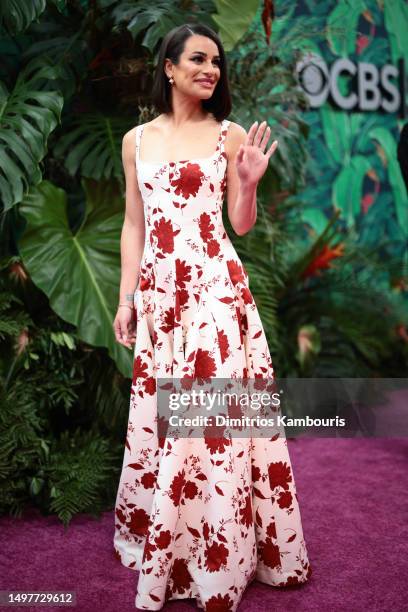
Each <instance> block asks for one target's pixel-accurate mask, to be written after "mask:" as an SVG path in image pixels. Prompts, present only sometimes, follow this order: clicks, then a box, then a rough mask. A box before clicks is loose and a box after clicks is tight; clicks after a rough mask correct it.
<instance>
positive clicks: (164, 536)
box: [154, 529, 171, 550]
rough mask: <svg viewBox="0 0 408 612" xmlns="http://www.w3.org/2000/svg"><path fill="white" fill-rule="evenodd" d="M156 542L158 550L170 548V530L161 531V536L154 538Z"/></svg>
mask: <svg viewBox="0 0 408 612" xmlns="http://www.w3.org/2000/svg"><path fill="white" fill-rule="evenodd" d="M154 541H155V542H156V546H157V548H159V549H160V550H164V549H165V548H168V547H169V545H170V542H171V533H170V531H169V530H168V529H167V530H166V531H160V533H159V535H158V536H156V537H155V538H154Z"/></svg>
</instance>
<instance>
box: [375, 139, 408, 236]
mask: <svg viewBox="0 0 408 612" xmlns="http://www.w3.org/2000/svg"><path fill="white" fill-rule="evenodd" d="M369 136H370V138H372V139H374V140H377V141H378V143H379V145H380V146H381V148H382V149H383V151H384V153H385V156H386V158H387V164H388V179H389V181H390V185H391V188H392V193H393V197H394V202H395V212H396V215H397V219H398V223H399V225H400V226H401V229H402V231H403V232H404V233H405V236H407V238H408V207H407V197H406V191H405V184H404V181H403V178H402V175H401V170H400V167H399V163H398V160H397V156H396V149H397V143H396V142H395V139H394V138H393V136H392V134H391V133H390V132H389V131H388V130H386V129H385V128H383V127H378V128H374V129H372V130H370V132H369Z"/></svg>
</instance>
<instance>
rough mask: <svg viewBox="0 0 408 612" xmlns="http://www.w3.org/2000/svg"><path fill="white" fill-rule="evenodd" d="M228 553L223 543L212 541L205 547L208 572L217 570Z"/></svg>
mask: <svg viewBox="0 0 408 612" xmlns="http://www.w3.org/2000/svg"><path fill="white" fill-rule="evenodd" d="M228 555H229V551H228V548H226V546H224V544H218V542H213V544H211V546H207V547H206V549H205V552H204V556H205V567H206V569H207V570H208V571H209V572H218V571H219V570H220V569H221V566H222V565H225V563H226V562H227V557H228Z"/></svg>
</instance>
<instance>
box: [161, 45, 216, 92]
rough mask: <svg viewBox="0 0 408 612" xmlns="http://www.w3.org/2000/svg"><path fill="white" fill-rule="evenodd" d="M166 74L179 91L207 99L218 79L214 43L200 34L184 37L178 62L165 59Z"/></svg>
mask: <svg viewBox="0 0 408 612" xmlns="http://www.w3.org/2000/svg"><path fill="white" fill-rule="evenodd" d="M166 75H167V77H168V78H169V77H171V76H172V77H173V79H174V83H173V85H172V87H175V88H176V89H177V90H178V91H179V92H180V93H184V94H187V95H190V96H194V97H197V98H200V99H205V100H207V99H208V98H211V96H212V95H213V93H214V90H215V88H216V86H217V83H218V81H219V79H220V75H221V69H220V56H219V52H218V47H217V45H216V43H215V42H214V41H213V40H211V38H207V37H206V36H201V35H200V34H192V35H191V36H190V37H189V38H187V39H186V41H185V45H184V51H183V52H182V53H181V55H180V61H179V63H178V64H177V65H176V64H172V63H171V62H170V60H169V59H166Z"/></svg>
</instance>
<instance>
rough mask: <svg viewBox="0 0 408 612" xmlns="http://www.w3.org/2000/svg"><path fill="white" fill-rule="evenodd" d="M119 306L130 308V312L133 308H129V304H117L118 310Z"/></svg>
mask: <svg viewBox="0 0 408 612" xmlns="http://www.w3.org/2000/svg"><path fill="white" fill-rule="evenodd" d="M119 306H126V307H127V308H130V309H131V310H133V309H134V306H131V305H130V304H119V305H118V308H119Z"/></svg>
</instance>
